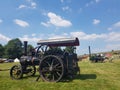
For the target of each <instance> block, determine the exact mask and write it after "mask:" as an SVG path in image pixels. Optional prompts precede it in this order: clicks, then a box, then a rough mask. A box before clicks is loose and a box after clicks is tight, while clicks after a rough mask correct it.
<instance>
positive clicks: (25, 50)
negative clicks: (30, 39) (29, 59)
mask: <svg viewBox="0 0 120 90" xmlns="http://www.w3.org/2000/svg"><path fill="white" fill-rule="evenodd" d="M24 55H25V56H27V41H24Z"/></svg>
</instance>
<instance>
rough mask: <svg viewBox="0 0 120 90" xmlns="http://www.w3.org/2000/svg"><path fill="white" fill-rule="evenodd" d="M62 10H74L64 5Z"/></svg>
mask: <svg viewBox="0 0 120 90" xmlns="http://www.w3.org/2000/svg"><path fill="white" fill-rule="evenodd" d="M62 10H63V11H68V12H71V11H72V9H71V8H70V7H69V6H65V7H62Z"/></svg>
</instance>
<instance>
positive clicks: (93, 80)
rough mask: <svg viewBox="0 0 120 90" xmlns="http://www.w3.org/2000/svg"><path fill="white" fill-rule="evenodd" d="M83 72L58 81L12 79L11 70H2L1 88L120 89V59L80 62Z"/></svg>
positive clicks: (21, 89)
mask: <svg viewBox="0 0 120 90" xmlns="http://www.w3.org/2000/svg"><path fill="white" fill-rule="evenodd" d="M14 64H16V63H4V64H0V69H8V68H11V67H12V66H13V65H14ZM79 66H80V70H81V71H80V72H81V74H80V75H78V76H76V77H75V79H73V80H71V81H64V82H63V81H61V82H58V83H49V82H44V81H42V80H41V79H40V80H39V81H38V82H36V81H35V80H36V78H37V76H38V75H39V73H36V76H35V77H27V76H25V75H24V78H23V79H21V80H12V79H11V78H10V76H9V71H0V90H119V89H120V60H113V62H112V63H110V62H105V63H91V62H89V61H88V60H84V61H81V62H79Z"/></svg>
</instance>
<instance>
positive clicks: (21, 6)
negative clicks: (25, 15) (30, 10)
mask: <svg viewBox="0 0 120 90" xmlns="http://www.w3.org/2000/svg"><path fill="white" fill-rule="evenodd" d="M18 8H19V9H22V8H27V6H26V5H23V4H21V5H20V6H19V7H18Z"/></svg>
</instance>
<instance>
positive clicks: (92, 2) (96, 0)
mask: <svg viewBox="0 0 120 90" xmlns="http://www.w3.org/2000/svg"><path fill="white" fill-rule="evenodd" d="M99 2H100V0H91V1H90V2H88V3H86V5H85V6H86V7H89V6H90V5H93V4H96V3H99Z"/></svg>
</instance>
